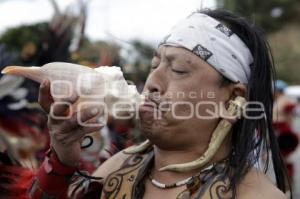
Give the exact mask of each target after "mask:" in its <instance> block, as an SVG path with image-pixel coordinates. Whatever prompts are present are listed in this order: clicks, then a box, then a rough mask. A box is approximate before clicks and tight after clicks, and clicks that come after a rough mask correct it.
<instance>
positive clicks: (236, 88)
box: [225, 83, 247, 108]
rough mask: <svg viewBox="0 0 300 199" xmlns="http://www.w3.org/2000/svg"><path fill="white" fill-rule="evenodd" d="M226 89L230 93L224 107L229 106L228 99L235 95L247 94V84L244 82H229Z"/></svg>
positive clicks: (244, 95) (233, 97)
mask: <svg viewBox="0 0 300 199" xmlns="http://www.w3.org/2000/svg"><path fill="white" fill-rule="evenodd" d="M228 89H229V92H230V94H229V98H228V100H226V102H225V107H226V108H228V107H229V101H230V100H234V99H235V98H236V97H237V96H241V97H244V98H246V96H247V86H246V85H245V84H242V83H236V84H231V85H230V86H229V88H228Z"/></svg>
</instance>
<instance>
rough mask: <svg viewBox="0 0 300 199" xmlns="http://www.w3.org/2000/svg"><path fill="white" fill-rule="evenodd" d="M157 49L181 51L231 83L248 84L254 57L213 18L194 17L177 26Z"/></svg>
mask: <svg viewBox="0 0 300 199" xmlns="http://www.w3.org/2000/svg"><path fill="white" fill-rule="evenodd" d="M160 45H168V46H176V47H184V48H186V49H188V50H190V51H192V52H193V53H194V54H196V55H197V56H199V57H200V58H201V59H203V60H204V61H206V62H207V63H209V64H210V65H211V66H212V67H214V68H215V69H216V70H217V71H219V72H220V73H221V74H222V75H223V76H225V77H227V78H228V79H230V80H232V81H233V82H241V83H245V84H247V83H248V80H249V77H250V67H251V64H252V63H253V57H252V54H251V52H250V50H249V49H248V47H247V46H246V45H245V43H244V42H243V41H242V40H241V39H240V38H239V37H238V36H237V35H236V34H234V33H233V32H232V31H231V30H230V29H229V28H227V27H226V26H225V25H223V24H222V23H220V22H219V21H217V20H215V19H214V18H212V17H210V16H208V15H205V14H202V13H198V12H197V13H193V14H192V15H190V16H189V17H188V18H186V19H184V20H182V21H181V22H179V23H178V24H177V25H176V26H174V27H173V28H172V30H171V33H170V34H168V35H167V36H166V37H165V38H164V40H163V41H162V42H161V44H160Z"/></svg>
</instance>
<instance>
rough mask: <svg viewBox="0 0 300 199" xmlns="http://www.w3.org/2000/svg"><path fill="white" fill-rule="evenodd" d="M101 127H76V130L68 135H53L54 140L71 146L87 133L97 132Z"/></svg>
mask: <svg viewBox="0 0 300 199" xmlns="http://www.w3.org/2000/svg"><path fill="white" fill-rule="evenodd" d="M101 128H102V127H78V128H77V129H76V130H74V131H72V132H69V133H62V132H59V133H55V135H54V137H55V139H56V140H57V141H58V142H60V143H62V144H64V145H67V144H73V143H75V142H78V141H81V140H82V138H83V137H84V136H85V135H86V134H89V133H92V132H95V131H99V130H100V129H101Z"/></svg>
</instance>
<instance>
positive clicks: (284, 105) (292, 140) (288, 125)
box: [273, 80, 299, 179]
mask: <svg viewBox="0 0 300 199" xmlns="http://www.w3.org/2000/svg"><path fill="white" fill-rule="evenodd" d="M287 87H288V84H287V83H285V82H284V81H282V80H276V81H275V101H274V107H273V127H274V130H275V133H276V135H277V140H278V143H279V148H280V151H281V153H282V154H283V157H284V161H285V164H286V166H287V169H288V174H289V176H290V179H293V176H294V165H293V163H292V162H290V161H289V156H290V155H291V154H292V153H293V152H294V151H295V150H296V148H297V146H298V144H299V138H298V135H297V134H296V133H295V132H294V130H293V128H292V122H293V121H294V112H295V109H296V108H297V102H296V101H294V100H293V99H291V98H290V97H289V96H287V95H286V94H285V93H284V90H285V89H286V88H287Z"/></svg>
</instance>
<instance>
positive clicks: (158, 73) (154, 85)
mask: <svg viewBox="0 0 300 199" xmlns="http://www.w3.org/2000/svg"><path fill="white" fill-rule="evenodd" d="M166 78H167V77H166V76H165V75H164V72H163V70H162V68H159V67H158V68H156V69H154V71H152V72H151V73H150V74H149V76H148V78H147V81H146V85H145V91H146V92H149V93H159V94H160V95H162V94H163V93H164V92H165V89H166Z"/></svg>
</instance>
